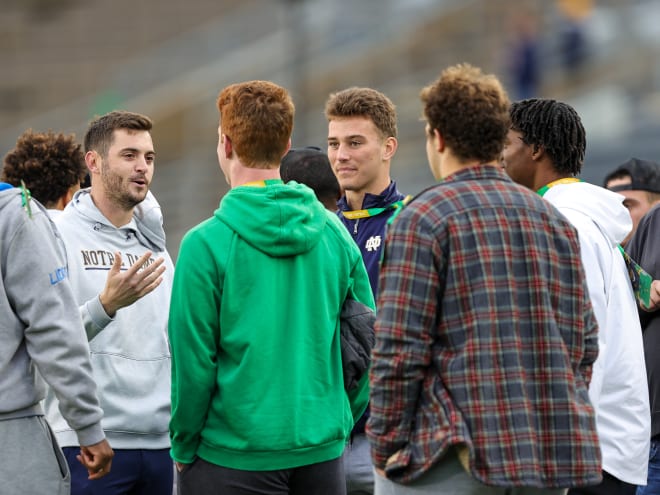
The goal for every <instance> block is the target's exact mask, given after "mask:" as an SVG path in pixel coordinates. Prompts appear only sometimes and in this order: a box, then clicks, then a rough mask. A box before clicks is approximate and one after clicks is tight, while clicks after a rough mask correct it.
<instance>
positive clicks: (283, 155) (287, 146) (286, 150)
mask: <svg viewBox="0 0 660 495" xmlns="http://www.w3.org/2000/svg"><path fill="white" fill-rule="evenodd" d="M290 149H291V138H289V142H288V143H286V149H285V150H284V153H283V154H282V158H284V157H285V156H286V154H287V153H288V152H289V150H290Z"/></svg>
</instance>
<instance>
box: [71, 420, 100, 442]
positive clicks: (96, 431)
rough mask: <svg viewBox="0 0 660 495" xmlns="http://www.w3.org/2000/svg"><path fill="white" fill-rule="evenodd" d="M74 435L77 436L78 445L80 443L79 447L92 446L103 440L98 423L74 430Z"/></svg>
mask: <svg viewBox="0 0 660 495" xmlns="http://www.w3.org/2000/svg"><path fill="white" fill-rule="evenodd" d="M76 435H77V436H78V443H80V446H81V447H87V446H89V445H94V444H96V443H99V442H100V441H101V440H103V439H104V438H105V433H104V432H103V428H102V427H101V423H100V422H99V423H94V424H93V425H90V426H87V427H85V428H81V429H80V430H76Z"/></svg>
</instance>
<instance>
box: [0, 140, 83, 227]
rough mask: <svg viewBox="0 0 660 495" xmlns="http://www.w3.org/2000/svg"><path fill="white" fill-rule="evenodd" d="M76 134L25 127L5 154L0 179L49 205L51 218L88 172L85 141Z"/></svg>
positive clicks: (71, 195)
mask: <svg viewBox="0 0 660 495" xmlns="http://www.w3.org/2000/svg"><path fill="white" fill-rule="evenodd" d="M75 139H76V138H75V136H74V135H73V134H70V135H68V136H67V135H65V134H62V133H55V132H53V131H48V132H34V131H33V130H31V129H29V130H27V131H25V132H24V133H23V134H21V136H20V137H19V138H18V140H17V141H16V146H15V147H14V148H13V149H12V150H11V151H9V152H8V153H7V154H6V155H5V159H4V166H3V168H2V173H0V181H4V182H7V183H9V184H13V185H14V186H17V187H18V186H20V185H21V181H23V182H24V183H25V186H26V187H27V188H28V189H29V191H30V194H31V195H32V197H33V198H34V199H36V200H37V201H39V202H40V203H41V204H42V205H44V206H45V207H46V208H47V209H48V213H49V215H50V216H51V218H54V217H55V216H56V215H59V213H60V212H61V211H62V210H64V207H65V206H66V205H67V204H69V201H71V199H72V198H73V195H74V194H75V193H76V191H78V189H80V185H81V184H82V183H83V181H84V180H85V176H86V175H87V167H86V166H85V157H84V155H83V152H82V150H81V145H80V144H79V143H76V140H75Z"/></svg>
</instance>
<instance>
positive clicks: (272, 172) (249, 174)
mask: <svg viewBox="0 0 660 495" xmlns="http://www.w3.org/2000/svg"><path fill="white" fill-rule="evenodd" d="M280 178H281V177H280V167H279V165H273V166H272V168H248V167H245V166H243V165H239V166H235V167H232V170H231V175H230V177H229V183H230V184H231V187H238V186H242V185H243V184H247V183H248V182H255V181H259V180H271V179H280Z"/></svg>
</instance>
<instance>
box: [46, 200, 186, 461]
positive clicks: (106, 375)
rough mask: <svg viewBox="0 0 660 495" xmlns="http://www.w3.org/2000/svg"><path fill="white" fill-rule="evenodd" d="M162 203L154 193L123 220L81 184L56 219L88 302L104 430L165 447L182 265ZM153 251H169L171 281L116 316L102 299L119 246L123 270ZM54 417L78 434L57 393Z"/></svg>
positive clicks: (77, 289)
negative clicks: (171, 319) (175, 285)
mask: <svg viewBox="0 0 660 495" xmlns="http://www.w3.org/2000/svg"><path fill="white" fill-rule="evenodd" d="M162 221H163V220H162V214H161V210H160V205H158V202H157V201H156V199H155V198H154V197H153V195H151V193H150V194H149V195H148V196H147V198H146V199H145V200H144V201H143V202H142V203H140V204H139V205H138V206H137V207H136V208H135V210H134V214H133V219H132V220H131V221H130V222H129V223H128V224H126V225H124V226H122V227H115V226H114V225H112V223H111V222H110V221H109V220H108V219H107V218H105V216H104V215H103V214H102V213H101V212H100V211H99V209H98V208H97V207H96V206H95V204H94V201H93V200H92V197H91V194H90V191H89V190H88V189H83V190H81V191H78V192H77V193H76V194H75V196H74V198H73V200H72V201H71V202H70V203H69V204H68V205H67V207H66V208H65V209H64V212H63V213H62V214H61V215H59V216H58V217H57V218H56V220H55V223H56V225H57V228H58V230H59V231H60V233H61V235H62V238H63V239H64V243H65V245H66V253H67V259H68V265H69V277H70V279H71V286H72V287H73V291H74V294H75V297H76V300H77V302H78V305H79V307H80V313H81V315H82V319H83V323H84V326H85V330H86V331H87V338H88V340H89V347H90V351H91V361H92V370H93V373H94V379H95V380H96V383H97V385H98V388H99V392H98V393H99V399H100V401H101V407H102V408H103V413H104V415H103V430H104V431H105V434H106V436H107V437H108V441H109V442H110V444H111V445H112V447H113V448H116V449H164V448H168V447H169V446H170V441H169V429H168V426H169V419H170V383H171V377H170V374H171V365H170V362H171V357H170V349H169V341H168V339H167V319H168V313H169V305H170V292H171V290H172V278H173V275H174V265H173V263H172V260H171V259H170V256H169V255H168V253H167V251H166V247H165V232H164V230H163V223H162ZM146 251H151V252H152V256H151V258H150V260H149V261H148V263H153V262H154V261H155V260H156V259H157V258H159V257H163V258H164V259H165V267H166V270H165V273H164V274H163V282H162V283H161V284H160V285H159V286H158V287H157V288H156V289H155V290H154V291H153V292H151V293H149V294H147V295H146V296H144V297H142V298H141V299H139V300H137V301H136V302H135V303H133V304H131V305H130V306H126V307H124V308H121V309H120V310H119V311H117V314H116V315H115V316H114V318H110V317H109V316H108V315H107V314H106V313H105V311H104V309H103V306H102V305H101V303H100V301H99V297H98V295H99V293H100V292H101V291H102V290H103V287H104V286H105V283H106V279H107V276H108V271H109V270H110V268H111V267H112V264H113V262H114V256H115V253H116V252H119V253H120V255H121V259H122V268H121V269H122V270H126V269H128V267H129V266H130V265H132V264H133V263H134V262H135V261H136V260H137V259H138V258H140V256H142V255H143V254H144V253H145V252H146ZM46 417H47V418H48V421H49V422H50V423H51V424H52V425H53V430H54V431H55V435H56V436H57V440H58V442H59V443H60V445H62V446H72V445H74V443H75V435H74V434H73V432H72V431H71V429H70V428H69V427H68V426H67V425H66V423H65V422H64V421H63V419H62V418H61V416H60V415H59V413H58V411H57V407H56V402H55V401H53V400H52V397H51V395H50V394H49V395H48V397H47V399H46Z"/></svg>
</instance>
